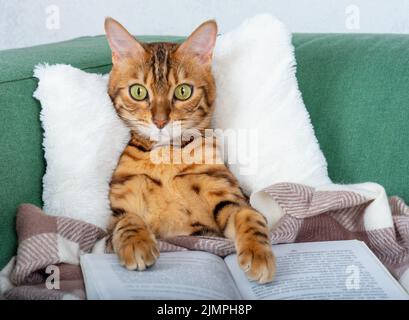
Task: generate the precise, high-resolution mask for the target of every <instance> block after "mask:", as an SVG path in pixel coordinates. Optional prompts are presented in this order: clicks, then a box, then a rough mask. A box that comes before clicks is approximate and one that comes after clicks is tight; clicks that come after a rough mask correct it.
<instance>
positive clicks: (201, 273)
mask: <svg viewBox="0 0 409 320" xmlns="http://www.w3.org/2000/svg"><path fill="white" fill-rule="evenodd" d="M81 267H82V271H83V273H84V280H85V285H86V290H87V297H88V299H110V300H111V299H113V300H114V299H124V300H131V299H240V294H239V292H238V290H237V288H236V286H235V284H234V281H233V279H232V277H231V275H230V272H229V270H228V269H227V266H226V264H225V263H224V261H223V259H221V258H220V257H218V256H215V255H213V254H210V253H206V252H201V251H181V252H165V253H161V255H160V257H159V259H158V261H157V262H156V264H155V265H154V266H152V267H151V268H149V269H147V270H144V271H128V270H126V269H125V268H124V267H122V266H121V265H120V264H119V261H118V258H117V256H116V255H115V254H100V255H97V254H87V255H84V256H82V257H81Z"/></svg>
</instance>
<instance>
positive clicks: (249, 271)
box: [237, 242, 276, 283]
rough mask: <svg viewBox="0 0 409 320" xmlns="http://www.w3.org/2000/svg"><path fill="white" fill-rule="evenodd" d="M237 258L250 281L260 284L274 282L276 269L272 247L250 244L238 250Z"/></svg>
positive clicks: (255, 243) (256, 243)
mask: <svg viewBox="0 0 409 320" xmlns="http://www.w3.org/2000/svg"><path fill="white" fill-rule="evenodd" d="M237 258H238V262H239V265H240V267H241V269H242V270H243V271H244V272H245V273H246V275H247V277H248V278H249V279H250V280H253V281H257V282H259V283H268V282H271V281H273V279H274V275H275V268H276V267H275V257H274V255H273V251H272V249H271V245H266V244H261V243H259V242H250V243H248V244H246V245H244V246H242V248H240V249H239V250H238V256H237Z"/></svg>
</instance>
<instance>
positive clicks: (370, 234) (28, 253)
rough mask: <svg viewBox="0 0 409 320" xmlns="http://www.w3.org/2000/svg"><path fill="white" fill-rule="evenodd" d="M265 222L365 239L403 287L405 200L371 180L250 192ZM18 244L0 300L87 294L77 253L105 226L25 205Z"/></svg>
mask: <svg viewBox="0 0 409 320" xmlns="http://www.w3.org/2000/svg"><path fill="white" fill-rule="evenodd" d="M251 202H252V205H254V206H255V207H256V208H257V209H259V210H260V211H261V212H262V213H263V214H264V215H265V216H266V218H267V220H268V221H269V224H270V225H271V234H270V235H271V242H272V244H276V243H292V242H306V241H330V240H345V239H358V240H362V241H364V242H365V243H366V244H367V245H368V246H369V248H370V249H371V250H372V251H373V252H374V253H375V254H376V255H377V257H378V258H379V259H380V260H381V261H382V263H383V264H384V265H385V266H386V267H387V268H388V269H389V271H390V272H391V273H392V274H393V275H394V276H395V277H396V278H397V279H398V281H399V282H400V283H401V284H402V286H403V287H404V288H406V290H409V270H408V269H409V207H408V206H407V205H406V204H405V203H404V202H403V201H402V200H401V199H400V198H398V197H391V198H387V196H386V193H385V191H384V190H383V188H382V187H381V186H379V185H377V184H374V183H364V184H359V185H348V186H342V185H331V186H324V187H321V188H312V187H308V186H305V185H300V184H293V183H279V184H274V185H272V186H270V187H268V188H266V189H264V190H262V191H260V192H259V193H258V194H254V195H252V197H251ZM17 234H18V241H19V245H18V250H17V254H16V256H15V257H14V258H13V259H12V260H11V261H10V262H9V264H8V265H7V266H6V267H5V268H4V269H3V270H2V271H1V273H0V294H1V295H2V296H3V299H4V298H6V299H85V298H86V294H85V290H84V283H83V279H82V274H81V269H80V267H79V257H80V255H81V254H83V253H87V252H103V251H104V250H105V242H104V237H105V235H106V234H105V232H104V231H103V230H101V229H99V228H98V227H96V226H93V225H90V224H88V223H85V222H82V221H78V220H74V219H70V218H65V217H53V216H48V215H46V214H45V213H43V212H42V211H41V210H40V209H39V208H37V207H35V206H33V205H29V204H24V205H21V206H20V207H19V209H18V213H17ZM159 246H160V250H161V251H162V252H163V251H178V250H205V251H209V252H212V253H214V254H217V255H220V256H226V255H228V254H231V253H234V251H235V249H234V244H233V242H232V241H230V240H228V239H224V238H213V237H191V236H185V237H177V238H173V239H167V240H166V241H159Z"/></svg>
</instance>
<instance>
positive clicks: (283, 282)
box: [225, 240, 409, 299]
mask: <svg viewBox="0 0 409 320" xmlns="http://www.w3.org/2000/svg"><path fill="white" fill-rule="evenodd" d="M273 251H274V254H275V256H276V259H277V271H276V278H275V279H274V281H273V282H272V283H270V284H265V285H259V284H257V283H256V282H250V281H248V280H247V278H246V276H245V274H244V272H243V271H242V270H241V269H240V267H239V265H238V263H237V260H236V259H237V256H236V255H230V256H228V257H226V258H225V261H226V264H227V265H228V267H229V269H230V270H231V273H232V275H233V278H234V280H235V281H236V285H237V287H238V288H239V290H240V292H241V295H242V296H243V298H244V299H408V298H409V296H408V295H407V293H406V292H405V291H404V289H403V288H402V287H401V286H400V285H399V284H398V282H397V281H396V280H395V279H394V278H393V277H392V275H391V274H390V273H389V272H388V271H387V270H386V268H385V267H384V266H383V265H382V264H381V262H380V261H379V260H378V259H377V258H376V256H375V255H374V254H373V253H372V252H371V251H370V250H369V249H368V247H367V246H366V245H365V244H364V243H363V242H360V241H356V240H349V241H328V242H310V243H294V244H282V245H274V246H273Z"/></svg>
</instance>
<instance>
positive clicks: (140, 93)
mask: <svg viewBox="0 0 409 320" xmlns="http://www.w3.org/2000/svg"><path fill="white" fill-rule="evenodd" d="M129 93H130V94H131V97H132V98H134V99H135V100H137V101H142V100H145V99H146V98H147V97H148V90H146V88H145V87H144V86H142V85H140V84H134V85H132V86H131V87H130V88H129Z"/></svg>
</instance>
